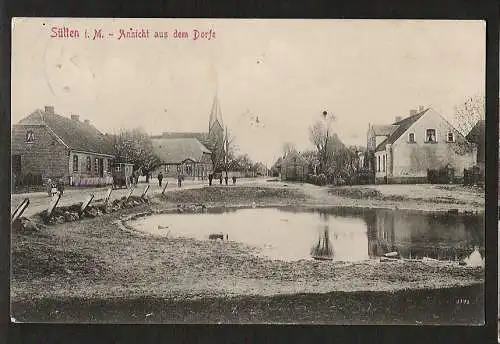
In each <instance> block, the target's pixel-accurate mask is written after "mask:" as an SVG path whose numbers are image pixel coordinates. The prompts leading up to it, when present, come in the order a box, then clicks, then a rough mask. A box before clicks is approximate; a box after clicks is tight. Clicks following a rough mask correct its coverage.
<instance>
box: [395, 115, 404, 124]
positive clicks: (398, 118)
mask: <svg viewBox="0 0 500 344" xmlns="http://www.w3.org/2000/svg"><path fill="white" fill-rule="evenodd" d="M402 119H403V118H401V116H396V117H394V123H397V122H399V121H401V120H402Z"/></svg>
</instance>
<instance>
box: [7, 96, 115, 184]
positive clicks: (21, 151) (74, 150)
mask: <svg viewBox="0 0 500 344" xmlns="http://www.w3.org/2000/svg"><path fill="white" fill-rule="evenodd" d="M11 144H12V148H11V152H12V173H13V175H14V176H15V177H16V179H17V180H20V179H22V178H23V177H26V176H27V175H31V176H32V178H33V179H34V180H37V181H38V182H39V183H40V182H42V181H43V182H45V181H46V180H47V179H51V180H53V181H55V180H61V179H62V181H64V183H65V184H69V185H76V186H79V185H106V184H112V182H113V178H112V171H111V168H112V163H113V147H112V145H111V143H110V141H109V140H108V139H107V138H106V136H105V135H103V134H102V133H101V132H100V131H99V130H97V129H96V128H95V127H94V126H93V125H92V124H90V122H89V121H88V120H85V121H83V122H82V121H80V118H79V116H78V115H71V117H65V116H62V115H59V114H56V113H55V112H54V107H53V106H46V107H45V109H44V110H40V109H38V110H35V111H34V112H33V113H31V114H30V115H28V116H27V117H25V118H23V119H22V120H20V121H19V122H18V123H16V124H14V125H13V126H12V136H11Z"/></svg>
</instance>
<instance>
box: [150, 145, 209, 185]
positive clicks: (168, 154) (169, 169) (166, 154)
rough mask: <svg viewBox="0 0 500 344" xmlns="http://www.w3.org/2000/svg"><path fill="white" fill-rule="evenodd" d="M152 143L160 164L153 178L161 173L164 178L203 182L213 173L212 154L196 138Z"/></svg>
mask: <svg viewBox="0 0 500 344" xmlns="http://www.w3.org/2000/svg"><path fill="white" fill-rule="evenodd" d="M152 142H153V151H154V153H155V154H156V155H157V156H158V158H159V159H160V160H161V162H162V164H161V165H160V166H159V167H158V168H157V169H156V170H155V172H154V173H153V176H156V175H158V173H159V172H162V173H163V175H164V176H165V177H175V178H177V177H178V176H183V177H184V178H187V179H193V180H196V179H197V180H204V179H206V178H208V175H209V174H211V173H212V172H213V166H212V160H211V155H212V152H211V151H210V150H209V149H208V148H207V147H205V146H204V145H203V144H202V143H201V142H200V141H199V140H198V139H196V138H189V137H188V138H154V139H152Z"/></svg>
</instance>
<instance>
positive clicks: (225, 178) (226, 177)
mask: <svg viewBox="0 0 500 344" xmlns="http://www.w3.org/2000/svg"><path fill="white" fill-rule="evenodd" d="M228 179H229V178H228V176H227V174H226V176H225V177H224V180H225V181H226V185H227V180H228Z"/></svg>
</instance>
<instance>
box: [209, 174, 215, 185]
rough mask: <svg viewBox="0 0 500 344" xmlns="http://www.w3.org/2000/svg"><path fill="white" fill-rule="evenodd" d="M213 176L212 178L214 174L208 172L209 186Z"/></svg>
mask: <svg viewBox="0 0 500 344" xmlns="http://www.w3.org/2000/svg"><path fill="white" fill-rule="evenodd" d="M213 178H214V176H213V175H212V174H211V173H210V174H209V175H208V185H209V186H212V179H213Z"/></svg>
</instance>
